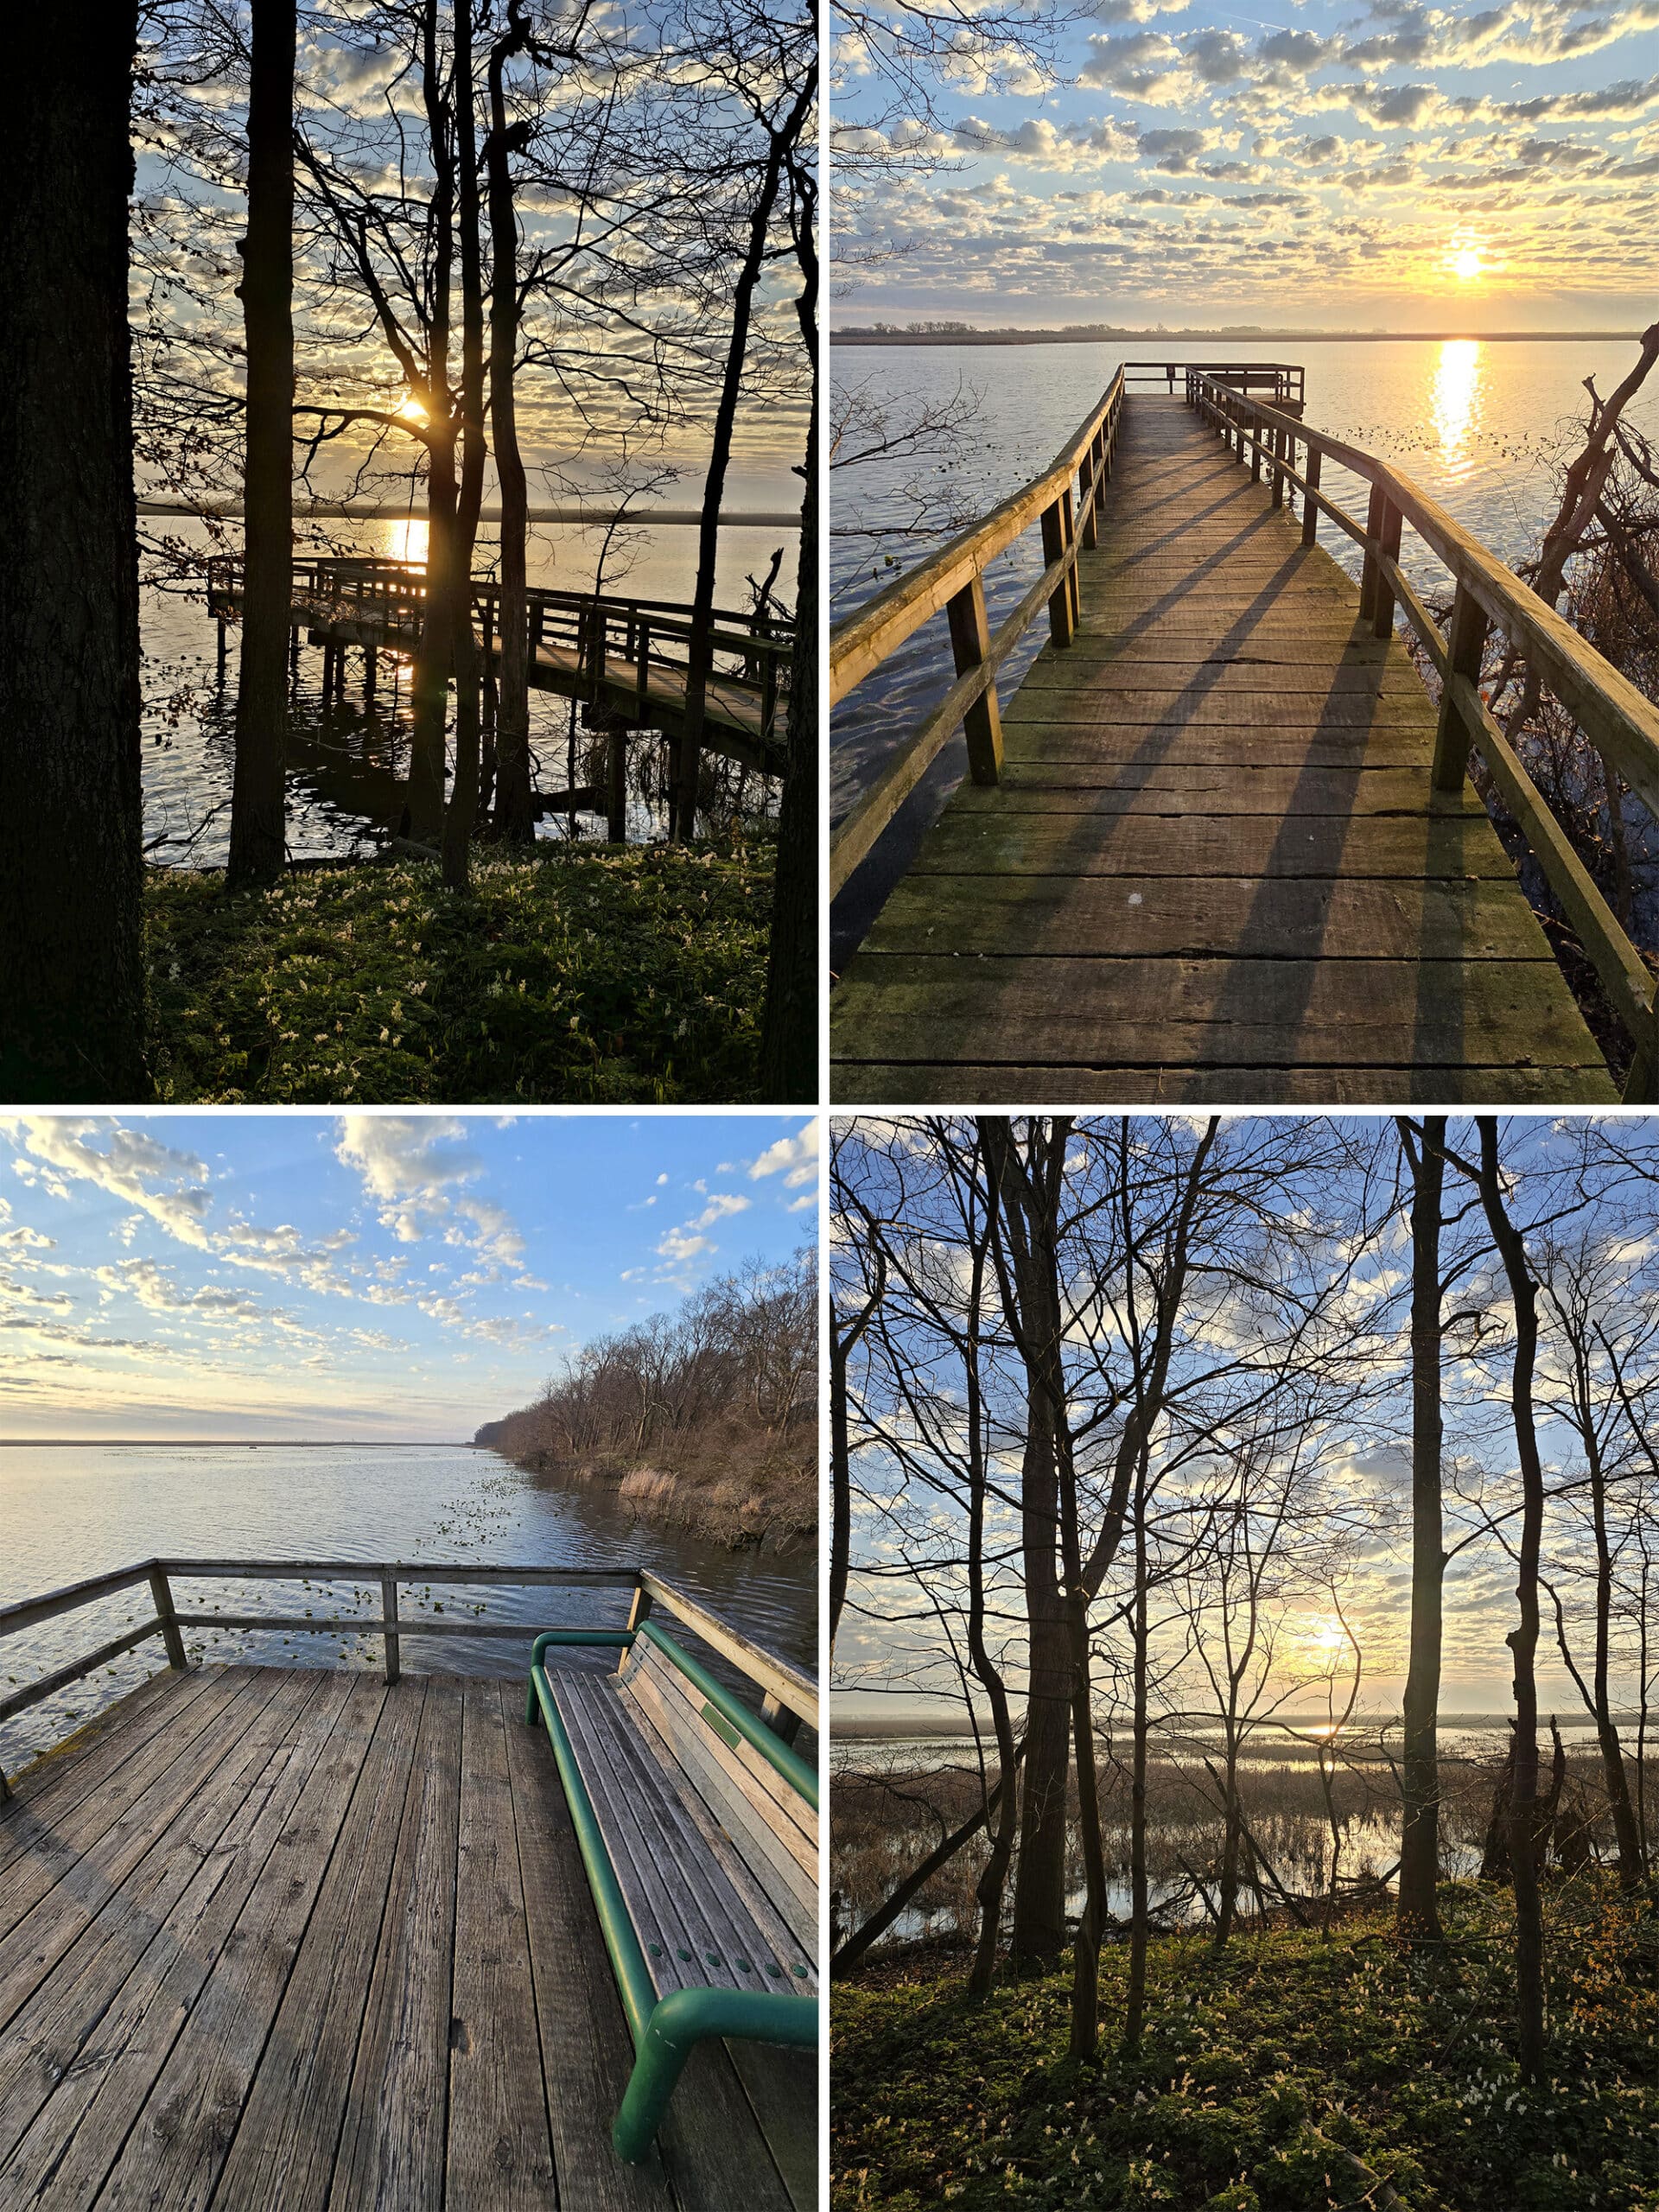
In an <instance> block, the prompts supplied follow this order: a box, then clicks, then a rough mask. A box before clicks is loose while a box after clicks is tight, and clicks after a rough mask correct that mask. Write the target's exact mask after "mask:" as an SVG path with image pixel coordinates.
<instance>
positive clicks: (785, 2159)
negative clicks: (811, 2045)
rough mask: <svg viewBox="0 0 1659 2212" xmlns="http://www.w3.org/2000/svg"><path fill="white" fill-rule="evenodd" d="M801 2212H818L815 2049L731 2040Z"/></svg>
mask: <svg viewBox="0 0 1659 2212" xmlns="http://www.w3.org/2000/svg"><path fill="white" fill-rule="evenodd" d="M726 2048H727V2050H728V2051H729V2052H730V2053H731V2058H732V2064H733V2066H734V2068H735V2069H736V2070H737V2077H738V2079H739V2081H740V2082H741V2083H742V2084H743V2088H744V2091H745V2093H746V2094H747V2097H748V2100H749V2103H750V2106H751V2107H752V2108H753V2113H754V2118H755V2124H756V2125H757V2126H758V2127H759V2128H760V2133H761V2134H762V2135H763V2136H764V2137H765V2139H766V2147H767V2149H768V2150H769V2151H770V2152H772V2158H773V2159H774V2161H775V2162H776V2164H777V2167H778V2171H779V2175H780V2176H781V2177H782V2179H783V2183H784V2186H785V2189H786V2190H788V2191H789V2201H790V2202H791V2205H793V2207H794V2208H795V2212H818V2069H817V2062H816V2060H815V2059H814V2056H813V2054H812V2053H811V2052H810V2050H783V2049H781V2048H780V2047H779V2045H778V2044H763V2043H734V2044H728V2045H727V2046H726Z"/></svg>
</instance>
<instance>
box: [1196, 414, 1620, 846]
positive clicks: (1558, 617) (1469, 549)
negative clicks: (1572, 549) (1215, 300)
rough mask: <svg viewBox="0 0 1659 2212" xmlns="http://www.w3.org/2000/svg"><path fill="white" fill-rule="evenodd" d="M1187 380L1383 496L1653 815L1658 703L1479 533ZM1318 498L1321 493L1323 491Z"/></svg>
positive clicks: (1289, 425)
mask: <svg viewBox="0 0 1659 2212" xmlns="http://www.w3.org/2000/svg"><path fill="white" fill-rule="evenodd" d="M1194 374H1195V377H1196V378H1197V381H1198V382H1199V383H1200V384H1206V385H1212V386H1214V387H1215V388H1216V391H1217V396H1218V397H1222V396H1224V397H1225V400H1226V403H1227V404H1228V405H1229V406H1230V407H1232V408H1234V409H1243V410H1248V411H1249V413H1250V414H1251V415H1253V416H1255V417H1257V418H1258V419H1259V421H1260V422H1261V423H1262V424H1264V425H1265V427H1266V428H1268V429H1273V430H1279V431H1282V432H1284V433H1287V434H1288V435H1294V436H1295V437H1298V438H1300V439H1301V440H1302V441H1303V442H1304V443H1306V444H1307V445H1310V446H1312V447H1313V448H1314V449H1315V450H1316V451H1318V452H1319V454H1321V455H1322V456H1323V458H1324V459H1325V460H1327V461H1335V462H1336V463H1337V465H1338V467H1342V468H1346V469H1347V470H1349V471H1350V473H1351V474H1353V475H1356V476H1357V477H1359V478H1361V479H1362V480H1363V481H1364V482H1366V483H1369V484H1370V485H1372V486H1375V487H1376V488H1377V489H1378V490H1380V491H1382V492H1383V493H1386V494H1387V495H1388V497H1389V499H1390V501H1391V502H1392V503H1393V504H1394V505H1395V506H1396V507H1397V508H1398V509H1399V511H1400V512H1401V513H1402V515H1404V517H1405V518H1406V519H1407V521H1408V522H1409V523H1410V524H1411V526H1412V528H1413V529H1414V531H1416V532H1417V534H1418V536H1419V537H1421V539H1422V540H1423V543H1425V544H1426V545H1427V546H1428V547H1429V548H1430V550H1432V551H1433V553H1435V554H1436V555H1437V556H1439V558H1440V561H1441V563H1443V564H1444V566H1445V567H1446V569H1448V570H1449V571H1450V572H1451V574H1452V575H1453V576H1454V577H1455V578H1456V579H1457V581H1458V582H1459V583H1460V584H1461V585H1463V586H1464V588H1465V589H1466V590H1467V591H1469V592H1470V593H1471V594H1473V596H1474V598H1475V599H1476V601H1478V603H1479V605H1480V607H1481V608H1482V610H1483V611H1484V613H1485V614H1486V615H1487V616H1488V618H1489V619H1490V620H1491V621H1492V622H1494V623H1495V624H1496V625H1497V627H1498V628H1499V629H1501V630H1503V632H1505V633H1506V634H1507V635H1511V636H1513V635H1514V634H1515V633H1516V632H1518V633H1519V635H1520V638H1521V639H1523V640H1524V642H1525V644H1526V646H1527V649H1528V651H1529V654H1531V655H1532V656H1534V657H1535V658H1536V659H1537V660H1538V662H1539V663H1540V664H1541V674H1543V675H1544V676H1545V677H1546V678H1547V679H1548V683H1549V685H1550V688H1551V690H1554V692H1555V693H1556V695H1557V696H1558V697H1559V698H1560V701H1561V702H1562V704H1563V705H1564V706H1565V707H1567V709H1569V711H1570V712H1571V713H1573V715H1575V716H1576V717H1577V719H1578V720H1579V721H1580V723H1581V724H1582V725H1583V727H1584V728H1586V730H1587V731H1588V732H1589V734H1590V735H1591V736H1592V738H1593V739H1595V740H1597V741H1599V742H1604V743H1605V742H1606V741H1608V739H1609V738H1610V737H1611V740H1612V741H1613V743H1614V744H1615V745H1616V746H1617V747H1618V766H1619V767H1620V769H1621V770H1622V772H1624V778H1625V780H1626V782H1627V783H1629V784H1630V785H1631V786H1632V788H1633V789H1634V790H1635V791H1637V793H1638V794H1639V796H1640V797H1641V798H1642V799H1643V803H1644V804H1646V805H1647V806H1648V808H1649V810H1650V811H1652V812H1654V813H1656V814H1659V707H1656V706H1655V705H1654V704H1653V702H1652V701H1650V700H1649V699H1647V698H1645V697H1644V696H1643V694H1642V693H1641V692H1640V691H1638V690H1637V687H1636V686H1635V684H1634V683H1631V682H1630V679H1629V677H1625V676H1623V675H1621V674H1620V673H1619V671H1618V669H1616V668H1615V667H1614V666H1613V664H1612V663H1611V661H1608V660H1605V659H1604V658H1602V656H1601V655H1600V654H1599V652H1597V651H1596V649H1595V647H1594V646H1593V645H1591V644H1590V643H1589V642H1588V640H1587V639H1585V638H1583V637H1581V636H1580V633H1579V632H1578V631H1576V630H1575V629H1574V628H1573V626H1572V624H1571V623H1570V622H1569V621H1568V620H1567V617H1566V616H1565V615H1564V614H1562V613H1559V612H1558V611H1557V609H1556V608H1554V607H1550V606H1548V605H1547V604H1546V602H1545V601H1543V600H1541V599H1540V598H1539V596H1538V594H1537V593H1536V592H1535V591H1533V590H1532V589H1531V588H1529V586H1528V585H1526V584H1524V583H1522V581H1521V579H1520V577H1519V576H1517V575H1516V573H1515V571H1514V570H1513V569H1510V568H1508V567H1506V566H1505V565H1504V563H1503V562H1502V561H1500V560H1499V559H1498V558H1497V556H1496V555H1495V554H1493V553H1490V552H1488V550H1486V548H1485V547H1484V545H1483V544H1482V543H1480V541H1479V539H1478V538H1477V537H1473V536H1471V533H1470V532H1469V531H1466V530H1465V528H1464V527H1463V525H1462V524H1460V523H1459V522H1457V521H1455V520H1454V519H1453V518H1452V516H1451V515H1450V514H1448V513H1447V512H1446V509H1445V508H1444V507H1443V506H1441V505H1440V503H1439V501H1438V500H1436V499H1433V498H1431V497H1430V495H1429V494H1428V493H1427V492H1425V491H1424V490H1423V488H1422V486H1421V485H1420V484H1417V483H1415V482H1414V480H1412V479H1411V478H1410V477H1409V476H1407V475H1405V474H1402V472H1401V471H1400V470H1399V469H1397V468H1395V467H1392V466H1391V465H1390V464H1389V462H1388V461H1379V460H1378V459H1377V458H1376V455H1375V454H1368V453H1366V452H1365V451H1364V450H1363V448H1361V447H1358V446H1351V445H1349V444H1348V443H1346V442H1345V441H1344V440H1343V439H1341V438H1333V437H1331V436H1329V435H1327V434H1326V433H1325V431H1323V430H1318V429H1312V428H1311V427H1310V426H1309V425H1308V423H1306V422H1303V421H1300V420H1299V419H1298V418H1297V417H1295V416H1290V415H1285V414H1282V413H1281V412H1280V410H1278V409H1277V408H1274V407H1269V406H1268V405H1267V404H1265V403H1264V402H1263V401H1262V400H1259V399H1250V398H1249V397H1245V396H1243V395H1242V394H1240V393H1239V392H1236V391H1232V390H1230V388H1229V387H1228V386H1226V385H1220V384H1218V382H1217V379H1216V378H1214V377H1213V376H1211V375H1210V374H1208V373H1206V372H1200V371H1195V372H1194ZM1324 496H1325V501H1326V504H1328V503H1329V495H1328V493H1325V495H1324ZM1598 708H1605V709H1607V710H1609V712H1610V713H1611V716H1612V717H1613V719H1614V722H1615V725H1616V726H1617V725H1618V724H1623V725H1624V727H1623V728H1618V727H1615V728H1614V729H1612V730H1611V731H1610V730H1609V729H1608V728H1607V727H1606V720H1605V716H1604V715H1601V714H1599V713H1598V712H1597V711H1596V710H1597V709H1598ZM1631 734H1634V736H1635V738H1636V739H1637V741H1638V742H1639V744H1642V745H1645V746H1646V747H1650V748H1651V754H1652V757H1651V758H1650V759H1649V758H1646V757H1644V755H1643V753H1642V752H1641V751H1639V750H1630V751H1627V749H1626V744H1627V741H1628V739H1629V738H1630V735H1631Z"/></svg>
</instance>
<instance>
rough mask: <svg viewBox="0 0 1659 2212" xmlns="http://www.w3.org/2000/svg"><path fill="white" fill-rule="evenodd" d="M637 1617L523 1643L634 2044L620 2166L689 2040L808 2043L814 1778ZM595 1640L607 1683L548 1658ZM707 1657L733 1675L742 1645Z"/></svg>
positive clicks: (620, 2120)
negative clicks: (729, 1660) (610, 1658)
mask: <svg viewBox="0 0 1659 2212" xmlns="http://www.w3.org/2000/svg"><path fill="white" fill-rule="evenodd" d="M643 1610H644V1609H643V1608H639V1607H636V1617H635V1622H634V1624H633V1625H632V1626H630V1627H628V1628H626V1629H592V1628H582V1629H577V1628H567V1629H550V1630H547V1631H546V1632H545V1633H544V1634H543V1635H541V1636H538V1637H537V1638H536V1642H535V1644H534V1647H533V1649H532V1651H531V1668H530V1694H529V1697H528V1700H527V1701H526V1707H525V1713H524V1718H525V1719H526V1720H527V1721H528V1722H530V1723H531V1724H532V1725H533V1724H534V1723H535V1722H536V1721H537V1719H539V1720H540V1721H541V1723H542V1725H543V1726H544V1727H545V1729H546V1731H547V1734H548V1738H549V1740H550V1743H551V1745H552V1746H553V1757H554V1760H555V1762H556V1765H557V1768H558V1773H559V1780H560V1782H561V1783H563V1788H564V1794H565V1799H566V1802H568V1804H569V1808H570V1818H571V1822H572V1825H573V1826H574V1827H575V1834H576V1842H577V1845H578V1847H579V1848H580V1850H581V1853H582V1864H583V1866H585V1867H586V1869H587V1873H588V1886H589V1888H590V1889H591V1890H592V1891H593V1897H594V1908H595V1910H596V1911H597V1913H598V1915H599V1924H600V1928H601V1932H602V1934H603V1936H604V1938H605V1947H606V1949H607V1953H608V1955H609V1957H610V1961H611V1967H612V1971H613V1973H614V1974H615V1976H616V1982H617V1987H618V1989H619V1991H620V1994H621V1999H622V2009H623V2012H624V2013H625V2014H626V2018H627V2023H628V2029H629V2032H630V2033H631V2035H632V2038H633V2046H634V2066H633V2072H632V2076H631V2077H630V2079H629V2082H628V2086H627V2089H626V2094H624V2096H623V2099H622V2102H621V2106H620V2109H619V2111H618V2113H617V2115H616V2119H615V2121H614V2123H613V2127H612V2131H611V2136H612V2141H613V2143H614V2145H615V2146H616V2150H617V2152H618V2155H619V2156H620V2157H621V2158H626V2159H627V2160H629V2161H631V2162H637V2161H638V2160H639V2159H641V2158H644V2157H645V2155H646V2153H647V2152H649V2150H650V2148H651V2145H652V2141H653V2140H654V2139H655V2137H656V2134H657V2131H658V2127H659V2126H661V2124H662V2120H663V2117H664V2113H665V2112H666V2111H667V2108H668V2102H669V2099H670V2098H671V2095H672V2094H673V2092H674V2087H675V2084H676V2082H677V2081H678V2079H679V2076H680V2072H681V2069H682V2068H683V2066H684V2064H685V2063H686V2060H687V2059H688V2058H689V2057H690V2054H691V2052H692V2050H694V2049H695V2048H696V2045H697V2044H699V2043H701V2042H703V2041H705V2040H706V2039H708V2038H709V2037H730V2038H734V2039H738V2040H744V2041H750V2042H756V2043H772V2044H793V2045H795V2046H797V2047H799V2048H805V2049H813V2048H816V2046H817V2039H818V1968H817V1944H818V1785H817V1775H816V1774H815V1773H814V1772H813V1770H811V1768H810V1767H809V1766H808V1765H807V1764H806V1763H805V1761H804V1759H802V1758H800V1756H799V1754H798V1752H796V1751H794V1750H793V1749H792V1748H791V1745H789V1744H788V1743H786V1742H785V1740H784V1738H783V1737H782V1736H781V1735H780V1734H779V1733H778V1732H776V1731H775V1730H774V1729H772V1728H771V1727H769V1726H767V1725H766V1721H765V1720H763V1719H759V1718H757V1717H756V1715H755V1714H754V1713H752V1712H750V1710H749V1709H748V1707H747V1706H745V1705H744V1704H742V1703H741V1700H738V1699H736V1698H734V1697H733V1696H732V1694H730V1692H729V1691H728V1690H727V1689H726V1688H724V1687H723V1686H722V1685H721V1683H720V1682H718V1681H716V1680H715V1677H714V1676H713V1675H711V1674H710V1673H709V1670H708V1669H707V1668H705V1667H703V1666H702V1665H701V1664H700V1663H699V1662H697V1661H696V1659H694V1658H693V1657H692V1656H690V1653H689V1652H687V1651H685V1650H684V1649H683V1648H682V1647H681V1645H680V1644H679V1643H677V1642H676V1641H675V1639H674V1637H671V1636H670V1635H669V1634H668V1633H667V1632H666V1631H665V1630H663V1629H662V1628H660V1627H659V1626H658V1624H657V1623H656V1622H655V1621H653V1620H651V1619H649V1618H640V1615H641V1612H642V1611H643ZM718 1625H719V1626H720V1627H721V1629H722V1630H723V1629H724V1627H725V1624H718ZM594 1645H601V1646H613V1647H614V1648H616V1649H617V1650H618V1653H619V1660H618V1665H617V1669H616V1671H615V1672H614V1673H613V1674H612V1673H602V1672H601V1671H599V1670H597V1669H594V1668H593V1667H592V1666H565V1667H560V1666H559V1665H558V1663H557V1662H556V1660H555V1662H554V1663H553V1664H552V1665H551V1666H550V1665H549V1664H548V1657H549V1655H550V1653H556V1652H557V1651H558V1650H560V1649H571V1648H573V1647H581V1646H587V1647H592V1646H594ZM722 1648H724V1649H728V1650H729V1651H730V1652H731V1654H732V1656H734V1657H735V1658H736V1660H737V1663H738V1664H740V1665H742V1664H743V1663H744V1661H743V1658H742V1656H741V1652H742V1651H743V1649H750V1650H754V1649H755V1648H754V1647H753V1646H746V1644H745V1640H744V1639H742V1638H741V1637H738V1636H737V1635H736V1632H735V1631H734V1630H725V1637H724V1638H723V1639H722ZM756 1656H757V1657H759V1656H762V1655H759V1654H758V1653H757V1654H756ZM803 1679H804V1678H803ZM775 1702H776V1700H769V1701H768V1707H767V1710H768V1712H770V1711H772V1708H773V1705H774V1703H775ZM815 1709H816V1707H815Z"/></svg>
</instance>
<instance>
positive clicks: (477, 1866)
mask: <svg viewBox="0 0 1659 2212" xmlns="http://www.w3.org/2000/svg"><path fill="white" fill-rule="evenodd" d="M517 1725H521V1724H518V1723H516V1722H513V1723H509V1722H507V1721H505V1719H504V1718H503V1715H502V1711H501V1689H500V1685H499V1683H497V1682H494V1681H469V1682H468V1683H467V1686H466V1693H465V1698H464V1701H463V1707H462V1715H461V1826H460V1837H459V1844H458V1849H457V1856H456V1872H455V1973H454V1996H453V1998H452V1999H451V2002H450V2010H451V2012H452V2014H453V2016H454V2028H453V2031H452V2032H451V2035H450V2040H449V2137H448V2150H447V2171H446V2179H445V2191H444V2202H445V2204H446V2207H447V2208H448V2212H545V2208H546V2206H547V2205H548V2203H549V2202H550V2199H551V2197H552V2195H553V2190H554V2177H553V2146H552V2142H551V2139H550V2135H549V2133H548V2124H547V2099H546V2094H545V2092H544V2091H543V2087H542V2069H541V2061H540V2055H539V2052H538V2050H537V2032H536V1993H535V1988H534V1986H533V1983H532V1981H531V1970H530V1942H529V1937H528V1936H527V1934H526V1932H525V1926H524V1889H523V1886H522V1884H521V1881H520V1878H519V1870H518V1847H517V1844H516V1841H515V1839H514V1834H513V1821H512V1783H511V1781H510V1779H509V1777H508V1773H507V1745H506V1730H507V1727H508V1726H517Z"/></svg>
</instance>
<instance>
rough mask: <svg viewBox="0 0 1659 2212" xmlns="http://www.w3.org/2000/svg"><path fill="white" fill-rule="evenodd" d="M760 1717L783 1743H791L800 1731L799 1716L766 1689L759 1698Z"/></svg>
mask: <svg viewBox="0 0 1659 2212" xmlns="http://www.w3.org/2000/svg"><path fill="white" fill-rule="evenodd" d="M760 1718H761V1719H763V1720H764V1721H765V1722H766V1726H767V1727H768V1728H770V1729H771V1731H772V1734H773V1735H774V1736H776V1737H778V1738H779V1740H780V1741H781V1742H783V1743H785V1744H792V1743H793V1742H794V1740H795V1738H797V1737H798V1735H799V1734H800V1732H801V1716H800V1714H799V1713H792V1712H791V1710H790V1708H789V1707H788V1706H786V1705H785V1703H784V1701H783V1700H782V1699H781V1698H776V1697H774V1696H773V1695H772V1692H771V1691H770V1690H768V1691H767V1692H766V1695H765V1697H763V1698H762V1699H761V1700H760Z"/></svg>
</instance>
